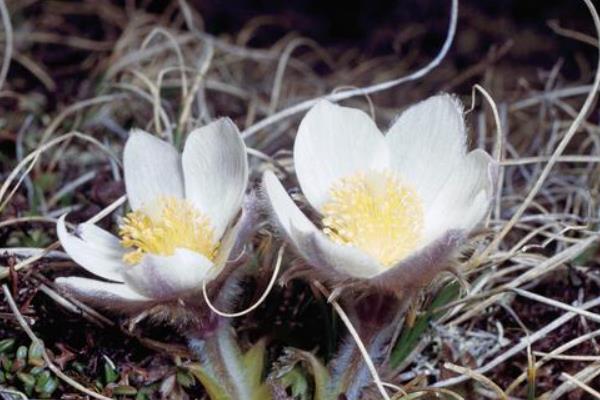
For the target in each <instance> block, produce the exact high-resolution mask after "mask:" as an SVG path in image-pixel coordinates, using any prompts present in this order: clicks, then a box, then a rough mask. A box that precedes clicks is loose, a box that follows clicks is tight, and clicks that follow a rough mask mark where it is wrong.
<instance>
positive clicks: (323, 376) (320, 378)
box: [292, 349, 331, 400]
mask: <svg viewBox="0 0 600 400" xmlns="http://www.w3.org/2000/svg"><path fill="white" fill-rule="evenodd" d="M292 352H293V353H292V354H293V355H295V356H296V357H298V359H299V360H300V361H302V362H303V363H304V365H305V367H306V368H307V370H308V371H309V372H310V374H311V376H312V377H313V380H314V384H315V387H314V395H313V400H330V399H331V396H330V393H329V389H328V388H329V383H330V381H331V377H330V376H329V371H328V370H327V368H326V367H325V365H323V363H322V362H321V361H320V360H319V359H318V358H317V357H315V355H314V354H312V353H311V352H308V351H303V350H297V349H292Z"/></svg>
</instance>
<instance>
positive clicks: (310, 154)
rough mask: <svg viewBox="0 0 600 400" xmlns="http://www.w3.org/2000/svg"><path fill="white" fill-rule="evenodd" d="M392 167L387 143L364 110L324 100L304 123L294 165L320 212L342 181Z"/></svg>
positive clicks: (301, 125) (305, 190)
mask: <svg viewBox="0 0 600 400" xmlns="http://www.w3.org/2000/svg"><path fill="white" fill-rule="evenodd" d="M388 164H389V158H388V149H387V146H386V143H385V139H384V137H383V135H382V133H381V132H380V131H379V129H377V126H376V125H375V123H374V122H373V120H372V119H371V118H370V117H369V116H368V115H367V114H366V113H364V112H363V111H361V110H358V109H354V108H348V107H341V106H338V105H337V104H332V103H330V102H328V101H326V100H322V101H320V102H319V103H317V104H316V105H315V106H314V107H313V108H311V109H310V111H309V112H308V113H307V114H306V115H305V116H304V118H303V119H302V122H301V123H300V127H299V128H298V135H297V136H296V141H295V143H294V165H295V168H296V175H297V176H298V181H299V182H300V187H301V188H302V192H303V193H304V195H305V196H306V198H307V199H308V201H309V202H310V204H311V205H312V206H313V207H314V208H316V209H317V210H319V209H320V207H321V206H322V205H323V203H325V202H326V201H327V199H328V197H329V190H330V189H331V185H332V184H333V183H334V182H336V181H337V180H339V179H340V178H343V177H346V176H348V175H351V174H353V173H355V172H357V171H367V170H369V169H382V168H386V167H387V166H388Z"/></svg>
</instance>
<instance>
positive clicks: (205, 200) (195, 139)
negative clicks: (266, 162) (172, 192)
mask: <svg viewBox="0 0 600 400" xmlns="http://www.w3.org/2000/svg"><path fill="white" fill-rule="evenodd" d="M183 174H184V176H185V193H186V198H187V199H189V200H190V201H192V202H193V203H194V205H195V206H196V207H197V208H198V209H199V210H200V211H202V212H203V213H205V214H206V215H207V216H208V217H209V218H210V221H211V222H212V224H213V228H214V229H215V235H216V238H217V239H219V238H220V237H221V235H222V234H223V232H224V231H225V228H226V227H227V225H228V224H229V223H230V222H231V220H232V219H233V217H234V216H235V215H236V214H237V212H238V211H239V210H240V207H241V204H242V198H243V196H244V192H245V191H246V185H247V184H248V159H247V157H246V146H245V145H244V142H243V140H242V138H241V136H240V133H239V131H238V129H237V127H236V126H235V124H234V123H233V122H232V121H231V120H230V119H229V118H221V119H219V120H217V121H215V122H212V123H211V124H209V125H207V126H204V127H202V128H199V129H195V130H194V131H193V132H192V133H190V135H189V137H188V139H187V141H186V143H185V148H184V150H183Z"/></svg>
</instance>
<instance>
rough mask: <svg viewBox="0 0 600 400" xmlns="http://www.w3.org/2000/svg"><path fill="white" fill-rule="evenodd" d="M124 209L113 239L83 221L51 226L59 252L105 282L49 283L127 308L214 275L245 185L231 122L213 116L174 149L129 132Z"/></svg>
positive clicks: (232, 234) (241, 148) (181, 291)
mask: <svg viewBox="0 0 600 400" xmlns="http://www.w3.org/2000/svg"><path fill="white" fill-rule="evenodd" d="M123 164H124V173H125V186H126V190H127V197H128V199H129V204H130V205H131V209H132V212H131V213H129V214H127V216H126V217H125V218H124V219H123V222H122V224H121V226H120V229H119V235H120V237H116V236H114V235H112V234H111V233H108V232H106V231H104V230H102V229H100V228H98V227H97V226H95V225H93V224H89V223H84V224H81V225H79V226H78V229H77V231H76V233H75V234H73V233H69V232H67V229H66V227H65V221H64V218H65V217H64V216H63V217H62V218H61V219H60V221H59V223H58V226H57V231H58V237H59V239H60V242H61V244H62V246H63V248H64V249H65V251H66V252H67V253H68V254H69V255H70V256H71V257H72V258H73V260H74V261H75V262H77V263H78V264H80V265H81V266H82V267H84V268H85V269H87V270H88V271H90V272H91V273H93V274H95V275H97V276H99V277H102V278H104V279H107V280H109V281H112V282H106V281H102V280H95V279H87V278H79V277H68V278H59V279H57V280H56V282H57V284H58V285H60V286H61V287H63V288H65V289H66V290H67V291H70V292H72V293H73V294H74V295H76V296H77V297H79V298H82V299H84V300H88V301H91V302H93V303H98V304H100V305H105V306H106V305H108V306H111V305H112V306H117V307H119V306H120V307H127V306H135V305H139V304H146V303H148V302H152V301H155V302H156V301H164V300H171V299H176V298H179V297H181V296H184V295H186V294H189V293H190V292H192V291H194V290H197V289H198V288H201V285H202V282H203V281H204V280H207V281H208V280H211V279H214V278H215V277H216V276H217V275H218V273H219V271H220V270H221V269H222V267H223V266H224V264H225V263H226V261H227V259H228V257H229V252H230V251H231V249H232V246H233V243H234V242H235V239H236V235H237V229H236V228H237V227H238V225H239V223H238V224H236V225H235V226H234V227H232V225H233V224H232V222H233V221H234V219H235V217H236V216H237V215H238V214H239V211H240V207H241V204H242V200H243V197H244V192H245V190H246V186H247V182H248V161H247V158H246V148H245V145H244V142H243V141H242V139H241V137H240V134H239V131H238V129H237V128H236V126H235V124H234V123H233V122H232V121H231V120H229V119H225V118H223V119H220V120H218V121H215V122H213V123H211V124H209V125H207V126H205V127H202V128H200V129H196V130H194V131H193V132H191V133H190V135H189V137H188V139H187V141H186V143H185V147H184V150H183V154H180V153H179V152H178V151H177V150H176V149H175V148H174V147H173V146H172V145H170V144H169V143H167V142H164V141H162V140H160V139H158V138H156V137H155V136H152V135H150V134H149V133H146V132H143V131H140V130H133V131H132V132H131V134H130V137H129V139H128V141H127V143H126V145H125V150H124V154H123Z"/></svg>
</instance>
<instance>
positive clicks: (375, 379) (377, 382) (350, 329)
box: [313, 281, 390, 400]
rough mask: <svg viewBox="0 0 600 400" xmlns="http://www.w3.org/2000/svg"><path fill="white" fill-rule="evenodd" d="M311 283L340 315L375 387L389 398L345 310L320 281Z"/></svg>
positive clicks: (387, 399)
mask: <svg viewBox="0 0 600 400" xmlns="http://www.w3.org/2000/svg"><path fill="white" fill-rule="evenodd" d="M313 285H315V287H316V288H317V289H319V291H320V292H321V293H322V294H323V296H325V298H327V299H329V300H328V302H329V303H331V305H332V306H333V309H334V310H335V312H336V313H337V314H338V316H339V317H340V319H341V320H342V322H343V323H344V325H346V329H348V332H349V333H350V336H352V339H354V342H355V343H356V346H357V347H358V350H359V351H360V353H361V355H362V357H363V360H364V362H365V364H366V365H367V368H368V369H369V372H370V373H371V376H372V377H373V382H374V383H375V386H377V389H378V390H379V393H380V394H381V397H383V398H384V399H385V400H390V396H389V395H388V393H387V391H386V390H385V386H384V384H383V381H382V380H381V378H380V377H379V373H378V372H377V368H375V364H374V363H373V360H372V359H371V356H370V355H369V351H368V350H367V348H366V347H365V345H364V343H363V342H362V340H361V338H360V336H359V334H358V332H357V331H356V329H355V328H354V325H352V322H351V321H350V318H348V315H346V312H345V311H344V309H343V308H342V307H341V306H340V304H339V303H338V302H337V301H336V300H334V299H331V298H330V293H329V292H328V291H327V289H325V287H324V286H323V285H321V283H320V282H318V281H313Z"/></svg>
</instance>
